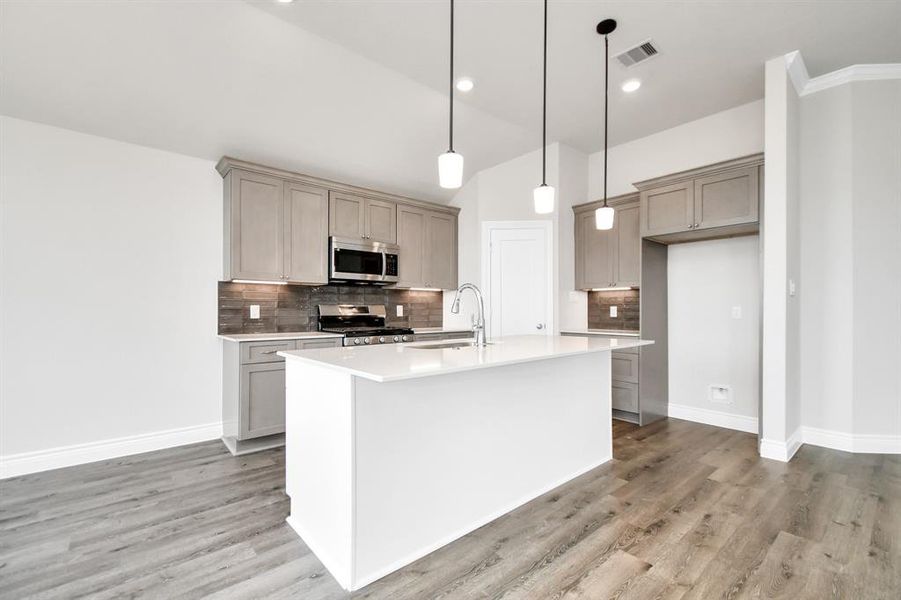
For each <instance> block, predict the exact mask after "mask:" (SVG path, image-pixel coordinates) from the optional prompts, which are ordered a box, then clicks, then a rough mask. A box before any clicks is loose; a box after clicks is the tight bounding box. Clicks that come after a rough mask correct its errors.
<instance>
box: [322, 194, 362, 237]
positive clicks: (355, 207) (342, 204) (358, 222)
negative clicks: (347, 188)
mask: <svg viewBox="0 0 901 600" xmlns="http://www.w3.org/2000/svg"><path fill="white" fill-rule="evenodd" d="M365 205H366V199H365V198H361V197H359V196H352V195H350V194H342V193H340V192H330V193H329V201H328V232H329V235H333V236H336V237H343V238H365V237H366V214H365V210H366V209H365Z"/></svg>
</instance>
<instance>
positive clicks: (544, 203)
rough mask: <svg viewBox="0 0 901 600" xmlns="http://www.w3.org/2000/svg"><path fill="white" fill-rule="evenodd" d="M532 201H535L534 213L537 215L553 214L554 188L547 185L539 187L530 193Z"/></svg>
mask: <svg viewBox="0 0 901 600" xmlns="http://www.w3.org/2000/svg"><path fill="white" fill-rule="evenodd" d="M532 199H533V200H534V201H535V212H536V213H538V214H539V215H546V214H548V213H552V212H554V188H553V187H551V186H549V185H544V184H542V185H539V186H538V187H537V188H535V190H534V191H533V192H532Z"/></svg>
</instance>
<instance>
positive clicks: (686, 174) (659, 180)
mask: <svg viewBox="0 0 901 600" xmlns="http://www.w3.org/2000/svg"><path fill="white" fill-rule="evenodd" d="M763 162H764V161H763V152H758V153H757V154H749V155H747V156H741V157H739V158H732V159H729V160H724V161H721V162H718V163H713V164H711V165H705V166H703V167H696V168H694V169H688V170H685V171H679V172H678V173H670V174H669V175H662V176H660V177H654V178H653V179H645V180H644V181H639V182H637V183H633V184H632V185H634V186H635V187H636V188H637V189H638V190H639V191H644V190H649V189H654V188H658V187H663V186H665V185H671V184H674V183H679V182H682V181H687V180H690V179H696V178H698V177H705V176H708V175H716V174H717V173H723V172H725V171H731V170H733V169H740V168H745V167H754V166H761V165H763Z"/></svg>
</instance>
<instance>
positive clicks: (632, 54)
mask: <svg viewBox="0 0 901 600" xmlns="http://www.w3.org/2000/svg"><path fill="white" fill-rule="evenodd" d="M654 56H657V48H655V47H654V42H652V41H651V40H648V41H646V42H642V43H641V44H638V45H637V46H635V47H634V48H629V49H628V50H626V51H625V52H621V53H619V54H617V55H616V57H615V58H616V60H618V61H619V62H620V64H621V65H622V66H624V67H631V66H633V65H637V64H638V63H640V62H644V61H646V60H648V59H649V58H653V57H654Z"/></svg>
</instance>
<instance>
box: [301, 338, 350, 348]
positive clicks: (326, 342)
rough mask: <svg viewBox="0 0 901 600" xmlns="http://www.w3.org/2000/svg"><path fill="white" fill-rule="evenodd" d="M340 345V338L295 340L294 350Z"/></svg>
mask: <svg viewBox="0 0 901 600" xmlns="http://www.w3.org/2000/svg"><path fill="white" fill-rule="evenodd" d="M340 345H341V338H326V339H322V340H297V347H296V348H295V350H313V349H314V348H337V347H338V346H340Z"/></svg>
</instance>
